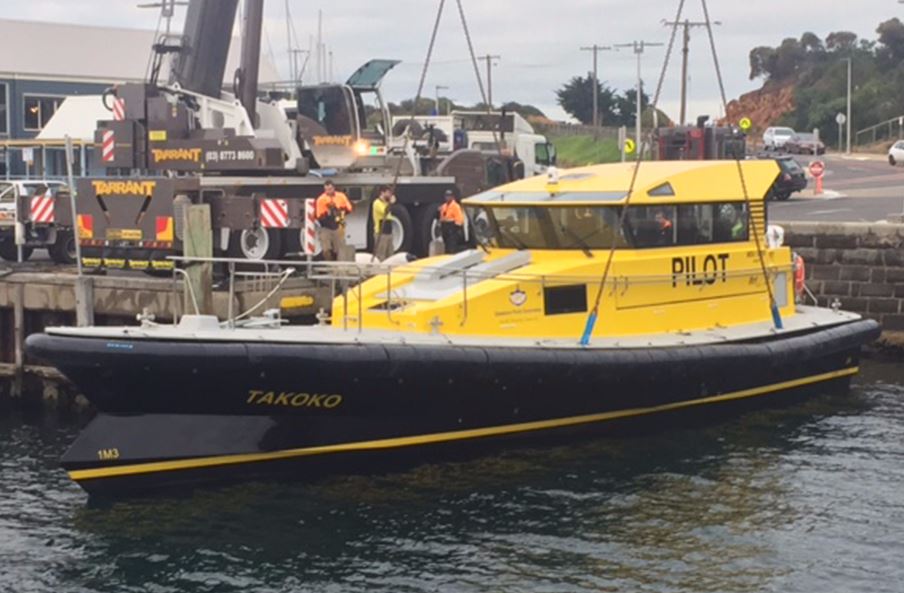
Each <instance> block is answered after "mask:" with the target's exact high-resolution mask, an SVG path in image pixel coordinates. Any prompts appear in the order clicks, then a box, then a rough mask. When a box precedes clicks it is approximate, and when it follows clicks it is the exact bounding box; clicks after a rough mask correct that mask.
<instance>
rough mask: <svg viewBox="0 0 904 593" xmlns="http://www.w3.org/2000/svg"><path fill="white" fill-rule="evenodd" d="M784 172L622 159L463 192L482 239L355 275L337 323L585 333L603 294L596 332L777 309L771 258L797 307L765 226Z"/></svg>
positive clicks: (517, 333)
mask: <svg viewBox="0 0 904 593" xmlns="http://www.w3.org/2000/svg"><path fill="white" fill-rule="evenodd" d="M778 174H779V169H778V167H777V166H776V164H775V163H774V162H773V161H742V162H740V164H739V163H737V162H735V161H663V162H650V163H643V164H641V165H640V167H639V168H638V169H637V170H636V175H635V165H634V164H633V163H618V164H609V165H597V166H590V167H582V168H577V169H571V170H563V171H558V172H556V171H554V172H552V173H551V174H550V175H547V176H538V177H533V178H531V179H525V180H521V181H517V182H514V183H510V184H507V185H503V186H500V187H497V188H495V189H493V190H490V191H487V192H484V193H481V194H478V195H475V196H473V197H470V198H468V199H466V200H464V201H463V206H464V209H465V212H466V214H467V226H468V232H469V234H470V237H471V240H472V242H473V244H474V247H473V248H472V249H468V250H466V251H464V252H462V253H458V254H454V255H444V256H439V257H434V258H429V259H424V260H420V261H417V262H412V263H411V264H408V265H406V266H402V267H397V268H393V269H392V270H391V271H388V273H386V274H383V275H379V276H377V277H375V278H372V279H370V280H367V281H366V282H364V283H362V284H361V285H360V286H357V287H352V288H351V289H349V290H348V292H347V293H346V294H345V295H344V296H341V297H339V298H337V299H336V301H335V302H334V306H333V324H334V325H336V326H341V327H345V328H348V329H358V328H361V329H385V330H393V331H410V332H422V333H440V334H448V335H452V334H467V335H487V336H494V337H505V336H510V337H512V338H529V339H534V340H544V339H556V340H559V339H568V338H573V339H575V340H577V339H578V338H580V337H581V335H582V332H583V331H584V328H585V325H586V320H587V317H588V315H589V314H590V312H591V311H592V310H593V309H594V308H595V306H596V309H597V313H598V319H599V321H597V323H596V325H595V326H594V333H593V336H594V337H600V336H606V337H618V336H638V335H643V334H650V335H655V334H663V333H676V332H677V333H681V332H690V331H699V330H706V329H708V328H717V327H718V328H724V327H730V326H733V325H745V324H751V323H757V322H761V321H767V320H770V319H771V309H770V300H769V292H768V290H767V285H766V281H767V280H766V277H764V273H763V268H764V265H765V268H766V273H767V274H766V275H767V276H768V281H769V282H770V283H771V285H772V292H773V295H774V298H775V301H776V304H777V306H778V308H779V311H780V313H781V315H782V316H788V315H793V313H794V297H793V287H792V282H793V274H792V261H791V252H790V250H789V249H788V248H786V247H782V246H769V245H767V241H766V237H765V234H766V212H765V196H766V194H767V192H768V190H769V188H770V187H771V185H772V183H773V182H774V181H775V178H776V177H777V176H778ZM754 233H757V234H758V235H759V236H758V237H757V236H754ZM757 239H759V240H758V241H757ZM758 244H759V245H758ZM761 256H762V260H761ZM610 259H611V262H610ZM607 267H608V268H609V271H608V274H606V269H607ZM604 274H605V275H606V280H605V283H603V276H604ZM597 302H598V305H597Z"/></svg>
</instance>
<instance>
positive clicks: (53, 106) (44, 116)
mask: <svg viewBox="0 0 904 593" xmlns="http://www.w3.org/2000/svg"><path fill="white" fill-rule="evenodd" d="M62 102H63V98H62V97H37V96H33V95H26V96H25V99H24V103H25V129H26V130H32V131H39V130H41V129H43V128H44V126H46V125H47V122H48V121H50V118H51V117H53V114H54V113H56V110H57V107H59V106H60V103H62Z"/></svg>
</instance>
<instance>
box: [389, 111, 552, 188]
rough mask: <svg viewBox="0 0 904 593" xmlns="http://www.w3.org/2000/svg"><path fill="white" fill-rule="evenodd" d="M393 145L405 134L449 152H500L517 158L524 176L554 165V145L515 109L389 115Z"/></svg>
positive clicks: (429, 145)
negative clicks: (468, 150) (390, 116)
mask: <svg viewBox="0 0 904 593" xmlns="http://www.w3.org/2000/svg"><path fill="white" fill-rule="evenodd" d="M392 129H393V134H394V137H395V143H396V145H397V146H398V145H400V144H401V143H403V141H404V140H403V137H402V136H403V135H404V134H405V133H408V134H409V135H410V137H411V139H412V141H413V142H414V143H415V145H416V146H426V147H428V148H429V147H432V148H434V149H435V150H436V151H437V152H438V153H439V154H451V153H452V152H454V151H456V150H460V149H463V148H469V149H472V150H480V151H482V152H486V153H497V152H499V151H502V152H503V153H505V154H509V155H511V156H513V157H514V158H516V159H517V162H518V163H519V165H518V166H519V167H523V171H522V172H523V174H524V176H525V177H533V176H534V175H542V174H544V173H546V171H547V169H548V168H549V167H551V166H554V165H555V164H556V147H555V145H553V144H552V143H551V142H550V141H549V140H548V139H547V138H546V136H544V135H542V134H538V133H536V131H535V130H534V128H533V126H531V125H530V123H529V122H528V121H527V120H526V119H524V117H522V116H521V114H520V113H517V112H509V111H505V110H503V111H494V112H489V113H487V112H482V111H452V112H450V113H449V114H448V115H418V116H415V117H414V118H413V121H412V118H411V117H410V116H404V115H397V116H394V117H393V118H392Z"/></svg>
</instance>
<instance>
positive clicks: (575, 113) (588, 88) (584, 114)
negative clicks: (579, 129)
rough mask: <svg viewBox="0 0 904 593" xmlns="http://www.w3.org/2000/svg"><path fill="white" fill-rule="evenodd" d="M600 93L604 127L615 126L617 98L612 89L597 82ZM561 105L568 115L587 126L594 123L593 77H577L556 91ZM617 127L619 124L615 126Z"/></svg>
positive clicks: (601, 117) (600, 110)
mask: <svg viewBox="0 0 904 593" xmlns="http://www.w3.org/2000/svg"><path fill="white" fill-rule="evenodd" d="M597 91H598V92H599V105H598V107H599V113H600V121H601V122H602V123H603V124H604V125H614V124H615V122H613V121H612V120H613V119H614V116H615V113H614V111H613V108H614V106H615V98H614V93H613V91H612V89H610V88H608V87H607V86H606V85H605V84H603V83H602V82H599V81H597ZM556 97H557V101H558V103H559V105H560V106H561V107H562V109H564V110H565V112H566V113H568V114H569V115H571V116H572V117H574V118H575V119H576V120H578V121H579V122H581V123H582V124H585V125H590V124H592V123H593V75H592V74H588V75H587V76H586V77H582V76H575V77H573V78H572V79H571V80H569V81H568V82H566V83H565V85H564V86H563V87H562V88H560V89H559V90H557V91H556ZM615 125H617V124H615Z"/></svg>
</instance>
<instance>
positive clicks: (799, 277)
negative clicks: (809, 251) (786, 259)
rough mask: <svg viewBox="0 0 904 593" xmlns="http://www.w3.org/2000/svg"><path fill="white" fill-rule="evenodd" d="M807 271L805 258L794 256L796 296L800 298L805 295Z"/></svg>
mask: <svg viewBox="0 0 904 593" xmlns="http://www.w3.org/2000/svg"><path fill="white" fill-rule="evenodd" d="M806 276H807V270H806V266H805V265H804V258H802V257H801V256H800V255H798V254H797V253H795V254H794V294H795V295H797V296H798V297H800V296H802V295H803V294H804V288H805V285H806Z"/></svg>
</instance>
